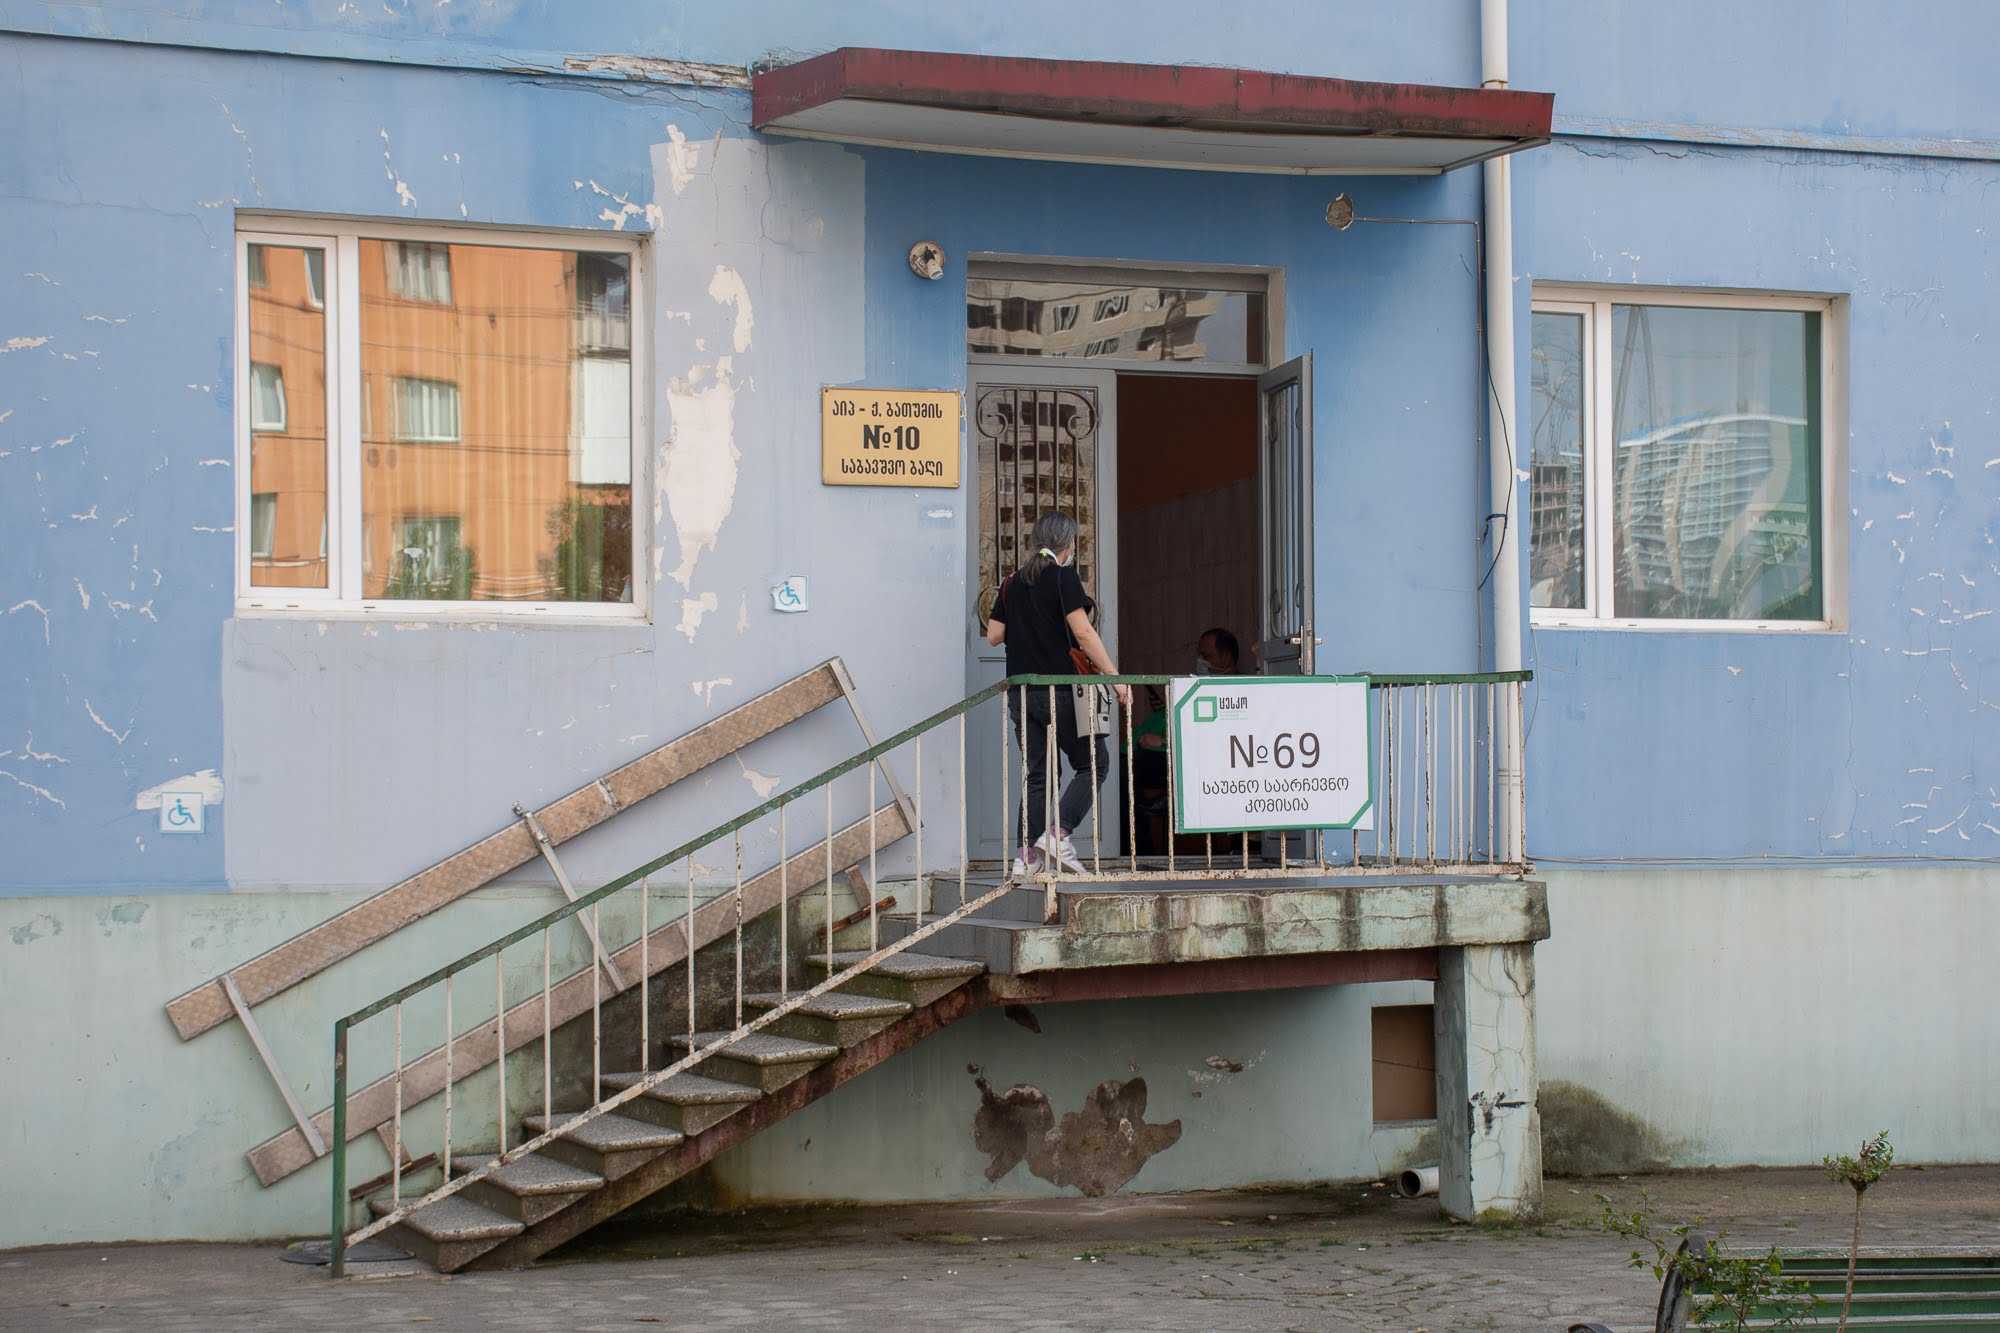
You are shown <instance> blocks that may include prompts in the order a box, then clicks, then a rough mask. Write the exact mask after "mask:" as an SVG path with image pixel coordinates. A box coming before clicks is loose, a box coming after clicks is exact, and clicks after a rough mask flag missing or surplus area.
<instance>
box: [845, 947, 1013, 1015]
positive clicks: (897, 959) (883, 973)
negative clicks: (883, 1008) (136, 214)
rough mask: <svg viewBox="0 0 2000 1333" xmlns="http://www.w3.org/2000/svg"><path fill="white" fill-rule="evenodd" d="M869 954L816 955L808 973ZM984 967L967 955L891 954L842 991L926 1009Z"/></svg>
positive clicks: (859, 958) (851, 965) (846, 963)
mask: <svg viewBox="0 0 2000 1333" xmlns="http://www.w3.org/2000/svg"><path fill="white" fill-rule="evenodd" d="M925 943H927V944H928V943H929V941H928V940H927V941H925ZM867 957H868V955H867V954H865V953H854V952H847V953H836V954H834V955H833V957H832V959H830V960H829V959H827V958H826V957H825V956H824V955H815V956H813V957H811V958H808V959H806V966H807V968H808V971H809V975H814V976H818V977H825V976H826V975H828V972H827V966H828V963H829V962H831V964H832V968H833V971H835V972H840V971H845V970H846V969H847V968H850V967H853V966H854V965H855V964H856V963H859V962H861V961H862V960H864V959H865V958H867ZM985 970H986V965H985V964H983V963H977V962H973V961H971V960H970V959H965V958H947V957H941V956H939V955H937V954H934V953H914V952H906V953H899V954H891V955H890V956H889V957H887V958H885V959H883V960H882V961H881V962H879V963H877V964H876V965H875V966H874V967H872V968H870V969H869V970H868V971H866V972H863V973H862V974H861V975H860V976H857V977H855V978H854V979H853V980H852V981H849V982H848V983H847V984H846V985H844V986H842V987H841V990H842V991H843V992H845V993H846V994H849V995H874V996H878V997H880V998H881V999H885V1000H901V1001H902V1002H903V1003H904V1004H907V1005H909V1006H910V1007H911V1008H913V1009H923V1008H926V1007H928V1006H930V1005H933V1004H936V1003H937V1002H938V1001H939V1000H941V999H943V998H944V997H945V996H947V995H949V994H951V993H952V992H953V991H955V990H957V989H958V988H959V987H960V986H963V985H964V984H965V983H966V982H968V981H970V980H972V979H973V978H974V977H976V976H978V975H979V974H980V973H982V972H984V971H985Z"/></svg>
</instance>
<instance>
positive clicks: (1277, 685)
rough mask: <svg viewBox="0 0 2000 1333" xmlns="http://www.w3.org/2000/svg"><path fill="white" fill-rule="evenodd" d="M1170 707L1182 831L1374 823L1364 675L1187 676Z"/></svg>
mask: <svg viewBox="0 0 2000 1333" xmlns="http://www.w3.org/2000/svg"><path fill="white" fill-rule="evenodd" d="M1169 708H1170V714H1171V718H1172V723H1173V725H1172V728H1171V733H1172V737H1173V742H1172V743H1173V747H1174V754H1173V758H1174V824H1175V827H1176V828H1178V829H1179V830H1180V831H1181V832H1184V833H1237V832H1243V831H1247V830H1257V829H1346V828H1357V827H1358V828H1366V827H1369V821H1368V812H1369V808H1370V806H1371V805H1372V804H1373V803H1374V786H1373V775H1374V772H1375V764H1374V744H1373V736H1372V733H1371V729H1370V726H1369V716H1370V715H1369V709H1368V681H1367V679H1366V678H1365V677H1347V676H1289V677H1288V676H1179V677H1176V678H1175V679H1174V681H1173V683H1172V703H1171V704H1170V705H1169Z"/></svg>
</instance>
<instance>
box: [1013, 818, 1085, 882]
mask: <svg viewBox="0 0 2000 1333" xmlns="http://www.w3.org/2000/svg"><path fill="white" fill-rule="evenodd" d="M1050 862H1054V863H1055V864H1056V865H1057V866H1058V867H1060V868H1061V869H1062V870H1064V871H1065V872H1067V873H1069V874H1072V875H1081V874H1083V873H1084V865H1083V858H1082V857H1081V856H1079V855H1077V850H1076V843H1074V842H1072V841H1071V840H1070V839H1069V838H1068V837H1067V836H1060V837H1059V836H1057V834H1056V832H1055V830H1053V829H1051V830H1049V831H1048V832H1047V833H1044V834H1043V835H1042V837H1041V841H1039V842H1037V843H1036V844H1035V845H1034V846H1033V847H1030V848H1029V849H1028V850H1027V853H1026V854H1025V855H1024V856H1017V857H1015V858H1014V868H1013V871H1012V877H1013V878H1014V879H1032V878H1034V877H1035V876H1038V875H1041V874H1043V873H1045V872H1044V870H1043V867H1044V866H1047V865H1048V864H1049V863H1050Z"/></svg>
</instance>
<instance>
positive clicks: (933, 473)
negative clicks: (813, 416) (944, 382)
mask: <svg viewBox="0 0 2000 1333" xmlns="http://www.w3.org/2000/svg"><path fill="white" fill-rule="evenodd" d="M959 416H960V402H959V396H958V395H957V394H956V393H940V392H936V391H933V390H927V389H822V390H820V396H819V479H820V480H821V481H823V482H825V483H826V484H827V485H829V486H956V485H958V454H959V440H958V423H959Z"/></svg>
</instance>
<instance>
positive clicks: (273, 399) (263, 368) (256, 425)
mask: <svg viewBox="0 0 2000 1333" xmlns="http://www.w3.org/2000/svg"><path fill="white" fill-rule="evenodd" d="M250 429H251V430H254V431H259V432H269V433H271V434H274V435H282V434H284V431H285V372H284V369H283V367H281V366H274V365H272V364H270V363H269V362H267V361H252V362H251V363H250Z"/></svg>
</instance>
